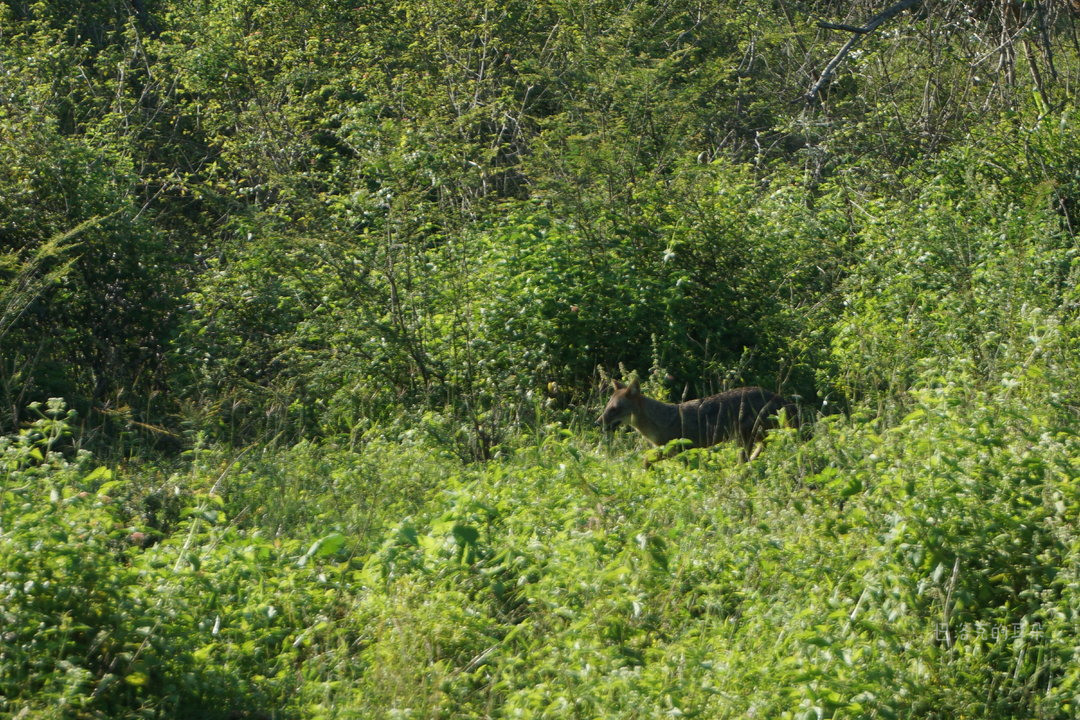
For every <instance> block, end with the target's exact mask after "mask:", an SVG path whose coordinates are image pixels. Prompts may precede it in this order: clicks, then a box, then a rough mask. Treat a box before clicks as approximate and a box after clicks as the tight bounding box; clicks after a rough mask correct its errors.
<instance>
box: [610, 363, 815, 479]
mask: <svg viewBox="0 0 1080 720" xmlns="http://www.w3.org/2000/svg"><path fill="white" fill-rule="evenodd" d="M611 384H612V388H613V389H614V391H615V392H614V393H613V394H612V396H611V400H609V401H608V404H607V407H605V408H604V412H603V413H602V414H601V415H600V417H598V418H597V419H596V424H597V425H599V426H601V427H602V428H604V429H605V430H613V429H615V428H616V427H617V426H618V425H619V423H622V422H626V421H629V423H630V425H632V426H633V427H634V429H635V430H637V431H638V432H639V433H641V434H642V435H644V436H645V439H646V440H648V441H649V442H651V443H652V444H653V445H658V446H663V445H667V444H668V443H669V442H671V441H672V440H677V439H680V438H684V439H686V440H689V441H690V444H691V445H692V446H693V447H709V446H710V445H715V444H716V443H719V442H725V441H737V442H738V443H739V444H740V446H741V447H740V450H739V459H740V461H742V462H746V461H747V460H752V459H754V458H755V457H757V455H758V453H759V452H760V451H761V450H760V448H759V449H758V450H754V445H756V444H757V443H759V442H761V441H762V440H763V439H764V438H765V432H766V431H767V430H769V429H771V428H775V427H778V426H779V423H778V422H777V419H776V417H775V416H776V414H777V413H779V412H780V410H784V411H785V414H786V416H787V421H788V423H789V424H790V425H792V426H795V427H798V413H797V410H798V409H797V408H796V406H795V403H794V402H792V401H790V400H788V399H787V398H785V397H783V396H782V395H777V394H776V393H773V392H769V391H768V390H765V389H763V388H759V387H742V388H735V389H734V390H728V391H727V392H722V393H720V394H719V395H712V396H710V397H707V398H703V399H701V400H689V401H687V402H684V403H666V402H662V401H660V400H654V399H653V398H650V397H646V396H645V395H644V394H643V393H642V392H641V386H640V385H639V384H638V381H637V380H636V379H634V380H632V381H630V384H629V385H623V384H622V383H620V382H618V381H612V383H611ZM751 451H753V452H751Z"/></svg>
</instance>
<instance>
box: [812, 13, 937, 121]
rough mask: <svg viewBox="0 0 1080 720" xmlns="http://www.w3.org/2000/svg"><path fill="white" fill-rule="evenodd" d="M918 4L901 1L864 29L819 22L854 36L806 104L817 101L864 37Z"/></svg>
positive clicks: (827, 70)
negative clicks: (819, 94)
mask: <svg viewBox="0 0 1080 720" xmlns="http://www.w3.org/2000/svg"><path fill="white" fill-rule="evenodd" d="M918 2H919V0H900V2H898V3H895V4H894V5H890V6H889V7H887V8H885V9H884V10H882V11H881V12H880V13H878V14H877V15H875V16H874V17H872V18H870V19H869V20H868V21H867V22H866V24H865V25H863V26H862V27H853V26H849V25H836V24H833V23H826V22H819V23H818V25H819V26H820V27H824V28H829V29H835V30H847V31H848V32H851V33H853V35H852V36H851V38H850V39H849V40H848V41H847V42H846V43H844V46H843V47H842V48H840V52H838V53H836V57H834V58H833V59H832V60H830V61H829V64H828V65H826V66H825V69H824V70H822V71H821V77H820V78H818V81H817V82H816V83H814V86H813V87H812V88H810V91H809V92H807V93H806V96H805V98H804V100H805V101H806V103H807V104H809V103H812V102H814V101H815V100H817V97H818V93H820V92H821V89H822V88H824V87H825V86H826V85H828V84H829V81H830V80H832V76H833V74H834V73H835V72H836V68H837V67H839V65H840V63H842V62H843V61H844V58H845V57H847V54H848V53H849V52H851V49H852V48H854V47H855V46H856V45H858V44H859V42H860V41H862V39H863V38H864V37H866V36H867V35H869V34H870V33H872V32H874V30H876V29H877V27H878V25H881V24H882V23H883V22H885V21H886V20H890V19H892V18H893V17H895V16H897V15H899V14H900V13H902V12H903V11H904V10H907V9H908V8H909V7H911V6H912V5H915V4H916V3H918Z"/></svg>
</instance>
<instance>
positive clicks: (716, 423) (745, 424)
mask: <svg viewBox="0 0 1080 720" xmlns="http://www.w3.org/2000/svg"><path fill="white" fill-rule="evenodd" d="M692 402H695V403H696V404H697V407H696V408H694V411H695V412H696V414H697V415H698V417H699V437H698V438H697V440H698V442H699V444H702V445H714V444H716V443H718V442H723V441H725V440H736V439H737V440H740V441H741V442H742V443H743V444H744V445H747V446H749V445H751V444H753V443H754V442H755V441H756V440H759V439H760V438H761V437H762V436H764V434H765V431H766V430H769V429H771V428H774V427H777V426H778V423H777V421H776V419H775V416H776V414H777V413H779V412H780V410H781V409H783V410H785V413H786V415H787V419H788V422H789V423H791V424H792V425H794V426H796V427H797V426H798V415H797V412H796V410H797V409H796V407H795V404H794V403H792V402H791V401H789V400H788V399H787V398H785V397H784V396H782V395H778V394H776V393H774V392H770V391H769V390H766V389H764V388H760V387H742V388H736V389H734V390H728V391H726V392H722V393H718V394H716V395H710V396H709V397H707V398H703V399H701V400H698V401H692ZM684 404H686V405H688V404H689V403H684ZM688 409H689V408H688Z"/></svg>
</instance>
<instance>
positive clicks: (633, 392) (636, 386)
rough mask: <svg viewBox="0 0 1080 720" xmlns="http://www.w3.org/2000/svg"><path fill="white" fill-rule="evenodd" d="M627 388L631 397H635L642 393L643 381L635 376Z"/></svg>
mask: <svg viewBox="0 0 1080 720" xmlns="http://www.w3.org/2000/svg"><path fill="white" fill-rule="evenodd" d="M626 390H627V392H628V393H629V394H630V396H631V397H635V396H637V395H640V394H641V383H639V382H638V379H637V378H634V379H633V380H631V381H630V384H629V385H627V386H626Z"/></svg>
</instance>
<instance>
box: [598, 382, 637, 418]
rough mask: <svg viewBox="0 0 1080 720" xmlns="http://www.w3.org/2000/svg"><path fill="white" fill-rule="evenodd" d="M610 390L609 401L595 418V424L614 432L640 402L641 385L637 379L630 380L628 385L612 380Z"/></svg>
mask: <svg viewBox="0 0 1080 720" xmlns="http://www.w3.org/2000/svg"><path fill="white" fill-rule="evenodd" d="M611 388H612V390H614V392H613V393H612V394H611V399H610V400H608V404H607V406H606V407H605V408H604V412H602V413H600V417H598V418H596V424H597V425H599V426H600V427H602V428H603V429H605V430H614V429H615V428H617V427H618V426H619V424H620V423H624V422H627V421H628V420H629V419H630V415H631V414H632V413H633V412H634V410H635V408H637V406H638V405H639V404H640V402H641V385H639V384H638V381H637V378H634V379H633V380H631V381H630V384H629V385H623V384H622V383H621V382H619V381H618V380H612V381H611Z"/></svg>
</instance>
